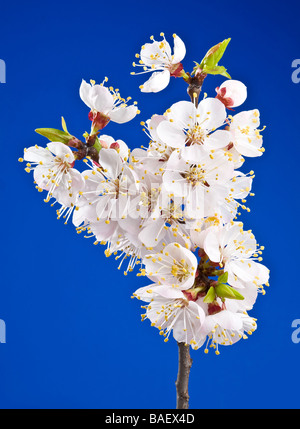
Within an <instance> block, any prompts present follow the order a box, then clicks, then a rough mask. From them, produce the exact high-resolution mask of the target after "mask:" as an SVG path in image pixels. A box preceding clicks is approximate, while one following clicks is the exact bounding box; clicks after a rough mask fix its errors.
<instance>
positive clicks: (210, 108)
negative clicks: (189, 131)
mask: <svg viewBox="0 0 300 429" xmlns="http://www.w3.org/2000/svg"><path fill="white" fill-rule="evenodd" d="M197 110H198V114H199V119H198V122H199V124H200V126H201V128H204V129H206V130H214V129H216V128H219V127H220V126H222V125H224V122H225V119H226V108H225V106H224V104H223V103H222V102H221V101H220V100H217V99H216V98H210V97H208V98H205V99H204V100H202V101H201V102H200V103H199V106H198V108H197Z"/></svg>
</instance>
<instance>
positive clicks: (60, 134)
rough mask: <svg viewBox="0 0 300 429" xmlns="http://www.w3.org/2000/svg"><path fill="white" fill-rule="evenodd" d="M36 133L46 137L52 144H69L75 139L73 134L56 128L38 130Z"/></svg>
mask: <svg viewBox="0 0 300 429" xmlns="http://www.w3.org/2000/svg"><path fill="white" fill-rule="evenodd" d="M35 132H36V133H38V134H41V135H42V136H44V137H46V138H47V139H48V140H50V141H51V142H61V143H64V144H68V143H69V141H70V140H71V139H72V138H73V136H71V134H69V133H68V132H66V131H61V130H56V129H55V128H37V129H36V130H35Z"/></svg>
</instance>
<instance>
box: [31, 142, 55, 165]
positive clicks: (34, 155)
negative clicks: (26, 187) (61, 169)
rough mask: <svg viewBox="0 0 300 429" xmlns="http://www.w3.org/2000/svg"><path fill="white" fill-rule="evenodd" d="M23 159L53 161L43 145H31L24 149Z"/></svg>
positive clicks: (43, 161)
mask: <svg viewBox="0 0 300 429" xmlns="http://www.w3.org/2000/svg"><path fill="white" fill-rule="evenodd" d="M24 160H25V161H29V162H37V163H39V162H42V163H49V162H52V161H53V155H52V153H51V152H50V151H49V150H48V149H46V148H45V147H40V146H31V147H29V148H27V149H26V150H24Z"/></svg>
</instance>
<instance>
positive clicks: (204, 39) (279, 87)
mask: <svg viewBox="0 0 300 429" xmlns="http://www.w3.org/2000/svg"><path fill="white" fill-rule="evenodd" d="M298 17H299V3H298V2H296V1H291V0H288V1H285V2H283V3H282V2H281V3H280V4H279V3H276V2H265V1H259V2H258V1H252V2H250V3H247V6H246V4H245V5H244V3H243V2H240V1H231V2H222V1H214V2H203V1H201V2H200V1H197V0H196V1H194V2H190V3H188V2H179V1H175V0H173V1H169V2H162V1H158V0H152V1H151V2H147V3H146V2H142V3H141V2H139V1H133V0H127V1H126V2H114V3H112V2H92V3H91V2H82V1H81V2H79V1H76V0H73V1H72V2H71V1H69V2H68V1H63V0H61V1H60V2H47V1H44V2H38V1H27V2H21V1H15V2H8V1H6V2H2V4H1V17H0V40H1V51H0V57H1V58H2V59H3V60H5V62H6V66H7V83H6V84H0V135H1V146H0V150H1V152H0V153H1V156H2V158H1V159H2V162H1V174H0V186H1V206H2V207H1V208H2V210H1V218H2V219H1V288H0V318H1V319H3V320H5V322H6V327H7V343H6V344H0V379H1V383H0V407H1V408H150V409H151V408H174V407H175V384H174V382H175V379H176V376H177V344H176V342H175V341H174V340H172V341H169V342H168V343H167V344H165V343H164V342H163V341H162V337H160V336H159V335H158V331H157V330H156V329H154V328H151V327H150V324H149V323H148V321H145V322H144V323H141V322H140V313H141V312H143V310H141V309H140V303H139V302H138V301H137V300H132V299H131V298H130V296H131V293H132V292H133V291H134V290H135V289H137V288H138V287H140V286H142V285H145V284H147V280H146V279H145V278H140V277H136V276H135V274H134V273H132V274H131V275H128V276H127V277H125V276H123V274H122V273H121V272H120V271H118V270H117V268H116V267H117V263H116V261H115V260H114V259H113V258H108V259H107V258H105V256H104V254H103V250H104V248H103V247H101V246H98V247H95V246H93V245H92V243H91V241H89V240H85V239H84V238H83V237H82V236H80V235H77V234H76V232H75V230H74V228H73V226H72V224H71V223H69V224H68V225H67V226H65V225H64V224H63V222H62V221H57V220H56V213H55V209H54V208H51V207H50V205H49V204H48V205H47V204H44V202H43V198H44V195H42V194H39V193H38V192H37V191H36V189H35V188H34V186H33V183H32V177H31V176H29V175H27V174H26V173H25V172H24V170H23V167H24V165H22V164H19V163H18V162H17V160H18V158H19V157H20V156H22V154H23V148H24V147H29V146H31V145H34V144H38V145H44V144H46V139H44V138H43V137H41V136H39V135H37V134H35V132H34V129H35V128H38V127H54V128H60V117H61V116H64V117H65V119H66V122H67V125H68V128H69V130H70V131H71V132H72V133H73V134H75V135H77V136H78V137H79V138H80V136H81V135H82V133H83V132H84V131H85V130H86V129H89V126H90V123H89V121H88V118H87V114H88V108H87V107H86V106H85V105H84V104H83V103H82V102H81V100H80V98H79V95H78V89H79V85H80V82H81V79H82V78H84V79H86V80H89V79H95V80H96V81H98V82H101V81H102V80H103V78H104V76H108V77H109V82H108V84H110V85H112V86H114V87H118V88H119V89H120V91H121V94H122V96H124V97H127V96H129V95H130V96H132V97H133V100H137V101H138V102H139V108H140V110H141V115H139V116H138V117H137V118H136V119H134V120H133V121H132V122H129V123H127V124H124V125H116V124H109V125H108V127H107V129H106V130H105V132H107V133H108V134H110V135H112V136H114V137H115V138H116V139H117V138H121V139H123V140H125V141H126V142H127V143H128V145H129V146H130V147H131V148H134V147H137V146H140V145H142V144H143V145H146V144H147V143H148V139H147V137H146V136H145V135H144V134H143V132H142V129H141V126H140V124H139V122H140V121H141V120H146V119H148V118H149V117H150V116H151V115H152V114H153V113H162V112H164V111H165V109H166V108H168V107H169V106H170V105H171V104H172V103H173V102H175V101H179V100H180V99H187V95H186V84H185V83H184V82H183V81H182V80H179V79H172V81H171V83H170V85H169V86H168V88H167V89H166V90H165V91H163V92H161V93H158V94H142V93H140V91H139V88H138V87H139V85H140V84H141V83H143V81H144V80H145V79H144V77H145V76H144V75H143V76H137V77H133V76H130V71H132V70H133V69H132V66H131V63H132V61H134V60H135V58H134V54H135V53H136V52H139V49H140V46H141V45H142V44H143V43H145V42H147V41H148V38H149V37H150V36H151V35H152V34H153V35H154V36H155V37H156V38H159V33H160V32H161V31H163V32H165V34H166V37H167V39H169V40H170V41H172V34H173V33H177V34H178V35H179V36H180V37H181V38H182V39H183V40H184V42H185V43H186V46H187V55H186V58H185V60H184V66H185V69H186V70H191V69H192V66H193V61H194V60H195V61H199V60H201V58H202V57H203V55H204V54H205V52H206V51H207V50H208V48H209V47H211V46H212V45H214V44H216V43H218V42H220V41H222V40H223V39H225V38H227V37H231V38H232V40H231V42H230V44H229V47H228V49H227V51H226V53H225V55H224V57H223V59H222V61H221V64H222V65H225V67H227V68H228V71H229V73H230V74H231V76H232V77H233V78H234V79H239V80H242V81H243V82H244V83H245V84H246V85H247V87H248V94H249V95H248V99H247V101H246V103H245V104H244V105H243V108H244V109H252V108H258V109H259V110H260V111H261V119H262V124H264V125H267V128H266V130H265V131H264V146H265V148H266V152H265V154H264V156H263V157H261V158H254V159H250V158H248V159H247V161H246V163H245V164H244V167H243V171H245V172H247V171H249V170H251V169H253V170H254V171H255V174H256V177H255V180H254V188H253V189H254V192H255V194H256V195H255V197H254V198H250V199H249V201H248V203H249V206H250V208H251V212H250V213H245V214H243V221H244V222H245V225H246V228H247V229H252V230H253V232H254V233H255V235H256V238H257V240H258V242H259V243H260V244H262V245H265V247H266V250H265V252H264V255H263V256H264V263H265V264H266V265H267V266H268V267H269V268H270V269H271V280H270V288H269V289H268V290H267V294H266V295H265V296H261V295H260V296H259V298H258V301H257V303H256V305H255V307H254V309H253V310H252V311H251V312H250V314H251V315H252V316H254V317H257V318H258V330H257V331H256V332H255V334H253V335H252V337H250V338H249V339H247V340H245V341H243V340H242V341H240V342H239V343H237V344H236V345H234V346H233V347H227V348H226V347H223V348H221V354H220V356H216V355H215V354H214V353H213V352H210V353H209V354H208V355H205V354H204V353H203V349H200V350H199V351H197V352H192V358H193V360H194V362H193V367H192V370H191V379H190V396H191V399H190V407H191V408H298V407H299V388H298V385H299V381H300V375H299V370H298V367H299V361H300V343H299V344H294V343H293V342H292V340H291V334H292V331H293V329H292V327H291V324H292V321H293V320H294V319H297V318H300V307H299V299H300V289H299V284H298V280H297V277H298V276H297V271H298V263H299V256H298V255H299V230H298V228H299V227H298V225H299V155H300V149H299V118H300V109H299V94H300V84H298V85H297V84H295V83H293V82H292V80H291V74H292V71H293V69H292V68H291V63H292V61H293V60H294V59H297V58H299V57H300V52H299V36H300V27H299V25H298V24H299V23H298ZM146 77H147V76H146ZM223 80H224V78H222V77H214V76H210V77H208V78H207V79H206V81H205V85H204V88H203V89H204V91H205V92H208V94H209V95H212V96H214V95H215V92H214V88H215V87H216V86H217V85H219V84H220V83H221V82H222V81H223Z"/></svg>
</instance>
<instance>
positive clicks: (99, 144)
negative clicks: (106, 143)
mask: <svg viewBox="0 0 300 429" xmlns="http://www.w3.org/2000/svg"><path fill="white" fill-rule="evenodd" d="M94 148H95V149H96V150H97V152H100V150H101V149H102V145H101V143H100V140H99V139H98V137H96V140H95V143H94Z"/></svg>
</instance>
